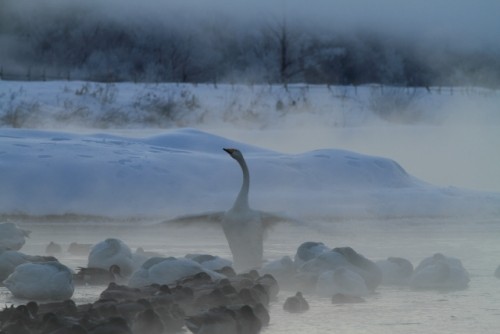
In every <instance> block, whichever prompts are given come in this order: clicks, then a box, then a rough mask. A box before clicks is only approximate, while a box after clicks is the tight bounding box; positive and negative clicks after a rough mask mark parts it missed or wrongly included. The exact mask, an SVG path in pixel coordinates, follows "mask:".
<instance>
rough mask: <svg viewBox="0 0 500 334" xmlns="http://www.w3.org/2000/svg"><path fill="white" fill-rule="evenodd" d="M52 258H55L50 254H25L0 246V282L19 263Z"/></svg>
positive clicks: (51, 259)
mask: <svg viewBox="0 0 500 334" xmlns="http://www.w3.org/2000/svg"><path fill="white" fill-rule="evenodd" d="M54 260H56V259H55V258H54V257H52V256H38V255H26V254H24V253H21V252H18V251H15V250H10V249H2V248H0V282H2V281H3V280H4V279H6V278H7V277H8V276H9V275H10V274H12V273H13V272H14V270H15V269H16V267H17V266H18V265H20V264H23V263H28V262H47V261H54Z"/></svg>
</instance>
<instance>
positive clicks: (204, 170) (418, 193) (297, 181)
mask: <svg viewBox="0 0 500 334" xmlns="http://www.w3.org/2000/svg"><path fill="white" fill-rule="evenodd" d="M0 137H1V138H2V140H1V141H0V152H1V156H2V159H1V162H0V172H1V173H0V184H2V188H3V192H2V193H3V196H2V201H1V204H0V212H1V213H3V214H24V215H28V216H29V215H34V216H37V215H42V216H43V215H64V214H76V215H77V216H79V215H97V216H104V217H113V216H118V217H135V216H143V217H160V216H163V217H166V218H168V217H172V216H175V215H179V214H186V213H193V212H200V211H201V212H203V211H214V210H220V209H228V208H229V207H230V205H231V203H232V202H233V200H234V197H235V196H236V193H237V190H238V189H239V187H240V184H241V183H240V182H241V175H240V173H241V172H240V170H239V169H238V166H237V165H236V164H234V162H233V161H230V160H229V159H228V158H227V157H226V156H225V153H224V152H223V151H222V147H238V148H239V149H241V150H242V151H243V152H244V154H245V157H246V159H247V161H248V164H249V166H250V170H251V175H252V184H251V192H250V200H251V203H252V204H253V205H254V206H255V207H259V208H262V209H265V210H270V211H285V212H290V213H292V214H294V215H298V216H303V217H343V218H349V217H379V218H380V217H387V218H391V217H415V216H420V217H443V216H444V217H446V216H463V215H474V216H475V215H479V216H497V215H498V214H499V208H500V193H494V192H477V191H469V190H463V189H459V188H454V187H444V188H443V187H436V186H433V185H431V184H429V183H426V182H423V181H421V180H419V179H417V178H415V177H413V176H411V175H409V174H408V173H407V172H406V171H405V170H404V169H403V168H402V167H401V166H400V165H399V164H398V163H396V162H395V161H393V160H390V159H387V158H380V157H375V156H368V155H363V154H358V153H354V152H350V151H346V150H335V149H323V150H314V151H309V152H305V153H302V154H285V153H278V152H274V151H270V150H266V149H262V148H259V147H255V146H252V145H247V144H243V143H238V142H236V141H233V140H230V139H227V138H224V137H220V136H216V135H213V134H210V133H206V132H203V131H200V130H196V129H190V128H186V129H176V130H169V131H165V132H164V133H163V134H162V135H156V136H147V137H142V138H133V137H125V136H113V135H109V134H96V135H78V134H74V133H69V132H56V131H42V130H25V129H1V130H0Z"/></svg>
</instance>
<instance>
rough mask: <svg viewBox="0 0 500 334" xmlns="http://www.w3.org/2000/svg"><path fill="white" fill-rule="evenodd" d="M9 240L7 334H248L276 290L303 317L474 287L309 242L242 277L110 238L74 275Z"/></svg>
mask: <svg viewBox="0 0 500 334" xmlns="http://www.w3.org/2000/svg"><path fill="white" fill-rule="evenodd" d="M4 227H5V229H4ZM7 230H8V231H10V232H9V233H11V235H12V237H11V238H8V239H9V242H10V241H12V240H15V239H16V237H18V236H19V239H18V240H19V241H18V243H17V246H16V248H18V250H13V249H9V248H7V247H6V245H5V244H0V276H1V277H2V281H3V284H4V286H5V287H6V288H7V289H8V290H9V291H10V292H11V293H12V294H13V296H15V297H16V298H18V299H23V300H26V303H25V304H21V305H18V306H10V307H5V308H4V309H3V310H2V311H0V333H2V334H3V333H5V334H10V333H16V334H17V333H21V334H24V333H28V334H32V333H44V334H45V333H47V334H48V333H54V334H55V333H58V334H61V333H75V334H79V333H94V334H97V333H110V334H114V333H134V334H138V333H151V334H155V333H158V334H160V333H177V332H179V331H185V330H189V331H191V332H192V333H249V334H251V333H259V332H260V331H261V330H262V328H264V327H265V326H267V325H268V324H269V322H270V316H271V315H270V313H269V309H270V304H271V303H280V300H279V299H278V292H279V291H280V289H281V290H282V291H286V292H285V293H284V294H285V295H289V296H288V298H285V300H284V301H281V302H282V303H283V304H282V305H283V309H284V310H285V311H288V312H292V313H303V312H306V311H307V310H309V307H310V306H309V303H308V302H307V300H306V298H307V296H320V297H328V298H330V299H331V302H332V303H360V302H365V298H367V297H368V298H369V296H370V295H372V294H373V293H374V292H375V291H376V289H377V287H379V286H380V285H398V286H407V287H409V288H413V289H436V290H460V289H465V288H467V285H468V282H469V274H468V272H467V270H466V269H465V268H464V267H463V266H462V263H461V261H460V260H458V259H456V258H453V257H449V256H445V255H443V254H440V253H437V254H434V255H432V256H430V257H428V258H426V259H423V260H422V261H421V262H420V263H419V264H418V266H416V267H415V268H414V266H413V265H412V263H411V262H410V261H408V260H406V259H403V258H395V257H390V258H388V259H386V260H381V261H372V260H369V259H367V258H366V257H364V256H363V255H361V254H359V253H358V252H356V251H355V250H354V249H352V248H350V247H337V248H333V249H332V248H330V247H328V246H327V245H325V244H323V243H321V242H312V241H309V242H304V243H302V244H301V245H299V246H298V248H297V250H296V253H295V254H294V255H292V256H285V257H283V258H281V259H277V260H274V261H269V262H266V263H264V264H263V265H262V266H260V267H259V268H257V269H252V270H246V271H242V272H236V271H235V270H234V268H233V266H232V262H231V261H230V260H228V259H223V258H220V257H218V256H213V255H209V254H187V255H186V256H185V257H183V258H176V257H165V256H162V255H161V254H156V253H152V252H145V251H144V250H143V249H142V248H140V249H138V251H136V252H132V250H131V248H130V247H129V246H128V245H127V244H126V243H125V242H123V241H121V240H119V239H115V238H108V239H105V240H103V241H101V242H98V243H96V244H95V245H93V246H92V247H91V248H90V249H89V252H88V254H87V260H88V265H87V267H85V268H76V270H72V269H70V268H69V267H67V266H66V265H64V264H63V263H61V262H59V261H58V260H57V258H56V257H54V256H57V255H58V253H59V252H60V251H56V252H55V253H54V250H55V249H56V248H54V246H59V245H57V244H56V243H50V244H49V245H47V248H46V252H47V253H51V254H52V255H50V256H48V255H44V256H33V255H26V254H24V253H22V252H20V248H21V247H22V245H23V244H24V237H21V236H22V235H26V231H23V230H21V229H19V228H17V227H16V226H15V225H14V224H12V223H3V224H0V231H1V232H2V235H4V236H5V235H7V234H6V233H4V232H5V231H7ZM10 245H11V246H12V244H10ZM57 249H59V250H60V249H62V247H61V248H57ZM16 261H17V262H16ZM498 272H500V269H497V273H496V274H497V276H498ZM499 278H500V277H499ZM81 285H86V286H88V285H95V286H101V287H102V289H103V291H102V292H101V294H100V296H99V298H98V299H97V300H96V301H94V302H91V303H86V304H81V305H76V304H75V303H74V302H73V301H72V300H71V297H72V295H73V293H74V290H75V288H76V289H78V287H79V286H81ZM281 296H283V293H282V295H281ZM281 298H283V297H281Z"/></svg>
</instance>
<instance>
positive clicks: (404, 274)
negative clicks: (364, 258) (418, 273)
mask: <svg viewBox="0 0 500 334" xmlns="http://www.w3.org/2000/svg"><path fill="white" fill-rule="evenodd" d="M375 264H376V265H377V266H378V267H379V268H380V270H382V284H385V285H405V284H408V282H409V281H410V277H411V275H412V274H413V265H412V264H411V262H410V261H408V260H407V259H403V258H400V257H389V258H387V259H386V260H380V261H377V262H375Z"/></svg>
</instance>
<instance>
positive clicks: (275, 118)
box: [0, 81, 500, 220]
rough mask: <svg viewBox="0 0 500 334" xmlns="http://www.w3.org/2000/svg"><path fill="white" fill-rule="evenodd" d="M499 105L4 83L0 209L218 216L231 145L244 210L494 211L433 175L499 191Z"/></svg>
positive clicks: (270, 91)
mask: <svg viewBox="0 0 500 334" xmlns="http://www.w3.org/2000/svg"><path fill="white" fill-rule="evenodd" d="M499 101H500V94H499V93H498V92H497V91H490V90H485V89H479V88H460V89H458V88H454V89H451V88H449V89H446V88H432V89H431V90H430V91H426V90H425V89H416V90H414V89H407V88H397V87H381V86H373V85H372V86H362V87H358V88H353V87H326V86H309V85H291V86H290V87H288V89H285V88H283V87H280V86H266V85H263V86H246V85H219V86H217V87H216V86H212V85H176V84H133V83H120V84H98V83H89V82H60V81H56V82H7V81H0V118H1V119H2V120H3V121H4V126H6V125H5V123H9V122H10V123H12V126H11V127H8V126H6V127H4V128H0V185H1V187H2V191H1V192H0V196H1V198H0V215H6V216H8V215H17V214H21V215H63V214H68V213H71V214H76V215H99V216H106V217H121V218H127V217H132V216H133V217H137V216H139V217H142V218H152V219H160V220H162V219H167V218H171V217H174V216H177V215H184V214H195V213H200V212H205V211H219V210H226V209H229V208H230V207H231V205H232V203H233V201H234V199H235V198H236V194H237V192H238V191H239V188H240V186H241V170H240V168H239V166H238V164H237V163H236V162H235V161H233V160H232V159H231V158H230V157H229V156H228V155H227V154H226V153H225V152H224V151H223V150H222V148H223V147H235V148H238V149H240V150H241V151H242V152H243V154H244V156H245V158H246V160H247V163H248V165H249V169H250V175H251V186H250V205H251V206H252V207H253V208H255V209H260V210H265V211H273V212H279V213H286V214H290V215H293V216H296V217H297V218H300V219H311V218H315V217H317V218H356V217H378V218H380V217H388V218H390V217H457V216H459V217H461V216H464V215H465V216H466V215H471V216H483V215H484V216H492V215H493V216H498V215H500V193H499V192H491V191H490V192H486V191H476V190H468V189H465V188H464V187H463V186H462V185H459V186H454V184H453V183H448V182H446V181H447V180H444V181H443V179H446V176H448V175H449V176H450V177H454V179H455V180H460V181H463V182H462V183H463V184H468V183H467V180H468V179H473V178H477V180H476V181H477V182H478V183H479V181H481V182H482V185H483V186H484V185H485V184H486V185H492V188H491V189H493V190H494V191H497V189H498V184H500V180H499V179H498V169H497V168H496V166H497V165H498V163H499V158H498V157H500V155H498V154H495V153H494V152H492V151H494V150H495V147H496V143H498V142H500V139H499V133H500V132H499V131H496V130H495V129H497V128H498V127H499V125H500V113H498V105H499ZM386 110H388V111H390V112H389V113H388V114H385V116H387V115H389V116H390V115H396V116H397V117H396V119H394V118H391V119H385V118H382V117H381V112H382V113H383V112H385V111H386ZM400 115H403V116H402V117H403V118H402V119H401V118H398V117H399V116H400ZM391 117H392V116H391ZM415 117H416V118H415ZM19 122H21V123H19ZM394 122H396V123H394ZM397 122H399V123H397ZM401 122H406V123H404V124H401ZM16 124H17V125H21V126H22V128H13V127H14V126H16ZM394 124H396V125H394ZM450 124H453V125H454V127H453V131H451V130H450V129H451V128H450V127H449V125H450ZM455 125H456V126H455ZM165 128H167V129H165ZM136 130H137V131H136ZM236 134H237V135H236ZM230 138H233V139H230ZM234 138H238V139H239V140H236V139H234ZM250 138H251V140H250ZM332 138H333V140H332ZM318 143H321V144H318ZM360 143H362V146H359V145H360ZM286 144H288V145H286ZM337 144H345V145H337ZM370 145H371V146H370ZM377 145H378V146H377ZM284 147H286V148H287V149H281V148H284ZM289 147H293V149H288V148H289ZM338 147H343V148H346V147H349V148H353V147H354V148H356V149H349V150H346V149H338ZM358 147H363V149H360V150H359V151H357V148H358ZM368 147H370V148H371V149H367V148H368ZM355 151H357V152H361V151H363V152H366V151H368V152H380V153H377V154H374V155H366V154H361V153H356V152H355ZM382 156H385V157H382ZM386 157H388V158H386ZM401 160H404V164H402V165H403V166H404V167H402V165H400V163H401ZM396 161H397V162H396ZM422 166H424V167H425V168H427V170H430V172H428V173H425V171H426V170H425V168H422ZM417 167H419V168H420V169H419V168H417ZM479 167H483V169H482V171H483V172H482V173H479V172H478V170H479ZM406 170H412V171H413V170H418V171H419V177H415V176H413V175H414V173H409V172H407V171H406ZM422 171H423V172H422ZM436 171H439V173H437V172H436ZM464 171H465V172H466V174H464ZM422 175H438V176H437V179H438V180H439V181H440V182H439V184H440V185H437V184H436V182H435V180H434V179H433V180H428V179H427V178H422ZM471 175H472V177H471ZM495 178H496V179H495ZM471 183H474V180H472V182H471ZM442 184H445V186H443V185H442Z"/></svg>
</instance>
